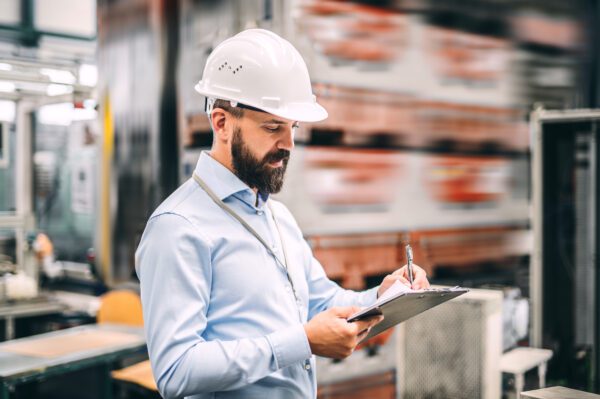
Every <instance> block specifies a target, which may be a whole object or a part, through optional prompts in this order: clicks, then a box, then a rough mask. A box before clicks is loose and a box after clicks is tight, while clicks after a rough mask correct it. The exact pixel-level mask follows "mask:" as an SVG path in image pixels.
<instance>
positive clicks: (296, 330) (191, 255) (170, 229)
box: [136, 213, 311, 398]
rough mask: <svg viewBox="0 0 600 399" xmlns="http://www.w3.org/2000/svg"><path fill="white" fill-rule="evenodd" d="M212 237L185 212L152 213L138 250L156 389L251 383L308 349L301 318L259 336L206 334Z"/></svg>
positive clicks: (174, 394) (173, 394)
mask: <svg viewBox="0 0 600 399" xmlns="http://www.w3.org/2000/svg"><path fill="white" fill-rule="evenodd" d="M210 248H211V246H210V241H209V240H208V239H207V238H206V237H204V236H203V234H202V233H201V231H200V230H199V229H198V228H197V226H195V225H193V224H192V223H191V222H190V221H189V220H188V219H186V218H185V217H183V216H181V215H178V214H174V213H164V214H160V215H158V216H154V217H152V218H151V219H150V220H149V221H148V224H147V226H146V230H145V231H144V235H143V236H142V240H141V242H140V245H139V247H138V250H137V252H136V272H137V275H138V278H139V279H140V286H141V298H142V305H143V311H144V328H145V333H146V340H147V344H148V352H149V355H150V360H151V364H152V370H153V373H154V377H155V379H156V382H157V385H158V388H159V391H160V393H161V394H162V395H163V396H164V397H166V398H180V397H184V396H188V395H193V394H198V393H202V392H214V391H224V390H232V389H238V388H241V387H243V386H245V385H247V384H252V383H254V382H256V381H258V380H259V379H261V378H264V377H266V376H267V375H269V374H271V373H273V372H274V371H276V370H278V369H280V368H283V367H287V366H289V365H291V364H293V363H295V362H299V361H302V360H304V359H307V358H309V357H310V356H311V352H310V347H309V344H308V340H307V338H306V334H305V333H304V329H303V327H302V326H301V325H298V326H291V327H289V328H287V329H283V330H280V331H275V332H273V333H271V334H269V335H266V336H264V337H257V338H247V339H239V340H234V341H219V340H211V341H206V340H204V339H203V338H202V334H203V332H204V330H205V328H206V325H207V310H208V306H209V303H210V294H211V280H212V272H211V270H212V266H211V250H210Z"/></svg>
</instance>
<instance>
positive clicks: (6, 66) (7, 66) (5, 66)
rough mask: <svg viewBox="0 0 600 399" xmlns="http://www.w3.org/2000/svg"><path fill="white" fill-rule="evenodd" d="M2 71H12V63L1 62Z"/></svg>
mask: <svg viewBox="0 0 600 399" xmlns="http://www.w3.org/2000/svg"><path fill="white" fill-rule="evenodd" d="M0 71H12V65H10V64H7V63H5V62H0Z"/></svg>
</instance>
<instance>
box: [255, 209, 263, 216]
mask: <svg viewBox="0 0 600 399" xmlns="http://www.w3.org/2000/svg"><path fill="white" fill-rule="evenodd" d="M256 214H257V215H258V216H262V215H264V212H263V211H261V210H260V209H259V210H257V211H256Z"/></svg>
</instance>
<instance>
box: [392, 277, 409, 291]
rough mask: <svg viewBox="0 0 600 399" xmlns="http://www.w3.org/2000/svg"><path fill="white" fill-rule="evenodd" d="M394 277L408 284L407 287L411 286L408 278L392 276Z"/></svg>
mask: <svg viewBox="0 0 600 399" xmlns="http://www.w3.org/2000/svg"><path fill="white" fill-rule="evenodd" d="M392 278H393V279H394V280H397V281H400V282H401V283H402V284H404V285H406V286H407V287H409V288H410V282H409V281H408V279H407V278H406V277H404V276H399V275H395V276H392Z"/></svg>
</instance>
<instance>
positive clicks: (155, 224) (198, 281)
mask: <svg viewBox="0 0 600 399" xmlns="http://www.w3.org/2000/svg"><path fill="white" fill-rule="evenodd" d="M195 172H196V174H198V176H199V177H200V178H201V179H202V180H204V181H205V182H206V184H207V185H208V186H209V187H210V188H211V189H212V190H213V191H214V192H215V194H216V195H217V196H218V197H219V198H220V199H221V200H222V201H223V202H225V203H226V204H227V205H228V206H229V207H231V208H232V209H233V210H234V211H235V212H236V213H238V214H239V215H240V216H241V217H242V218H244V220H245V221H246V222H247V223H248V224H250V225H251V226H252V227H253V228H254V229H255V230H256V231H257V232H258V233H259V234H260V235H261V236H262V237H263V239H265V240H266V241H267V243H269V244H271V245H272V249H273V251H274V252H275V254H277V255H280V256H281V259H283V253H282V246H281V245H282V243H281V240H280V238H279V235H278V233H277V229H276V227H275V225H274V222H273V219H272V217H273V216H272V213H271V209H272V210H273V212H274V213H275V217H276V218H277V223H278V225H279V228H280V230H281V235H282V237H283V242H284V243H285V246H286V251H287V259H288V269H289V273H290V275H291V278H292V281H293V283H294V286H295V288H296V291H297V293H298V297H299V298H298V302H297V301H296V300H295V298H294V294H293V291H292V287H291V286H290V284H289V282H288V279H287V276H286V273H285V270H284V269H283V268H282V266H281V265H279V264H278V263H277V262H276V261H275V259H274V258H273V256H272V255H270V254H269V252H267V250H266V248H265V247H264V246H263V245H262V244H261V243H260V242H259V241H258V239H257V238H256V237H254V236H253V235H252V234H250V233H249V232H248V231H247V230H246V229H245V228H244V227H243V226H242V225H241V224H240V223H239V222H238V221H237V220H235V219H234V218H233V217H232V216H231V215H229V214H227V213H226V212H224V211H223V210H222V209H221V208H219V207H218V205H217V204H215V203H214V202H213V201H212V200H211V199H210V197H209V196H208V195H207V194H206V192H205V191H204V190H203V189H202V188H200V186H199V185H198V184H197V183H196V182H195V181H194V180H193V179H189V180H188V181H187V182H186V183H184V184H183V185H182V186H181V187H179V188H178V189H177V190H176V191H175V192H174V193H173V194H171V196H169V198H167V199H166V200H165V201H164V202H163V203H162V204H161V205H160V206H159V207H158V208H157V209H156V211H155V212H154V213H153V214H152V216H151V217H150V219H149V220H148V223H147V225H146V229H145V231H144V234H143V236H142V239H141V243H140V245H139V247H138V249H137V252H136V265H135V266H136V272H137V275H138V277H139V279H140V285H141V297H142V304H143V310H144V324H145V326H144V327H145V333H146V340H147V343H148V351H149V354H150V360H151V363H152V370H153V373H154V377H155V379H156V382H157V385H158V389H159V391H160V392H161V394H162V395H163V396H164V397H166V398H181V397H191V398H244V399H251V398H257V399H259V398H260V399H264V398H286V399H290V398H314V397H316V376H315V362H314V356H312V354H311V351H310V346H309V343H308V339H307V337H306V334H305V332H304V327H303V324H304V323H306V322H307V320H310V319H311V318H312V317H313V316H315V315H316V314H318V313H319V312H322V311H323V310H326V309H328V308H330V307H332V306H350V305H357V306H367V305H370V304H372V303H373V302H374V301H375V299H376V296H377V290H376V288H373V289H371V290H368V291H364V292H361V293H358V292H354V291H349V290H345V289H342V288H340V287H339V286H338V285H337V284H336V283H334V282H332V281H331V280H329V279H328V278H327V276H326V275H325V272H324V270H323V267H322V266H321V264H320V263H319V262H318V261H317V260H316V259H315V258H314V257H313V255H312V251H311V249H310V247H309V246H308V244H307V243H306V241H305V240H304V238H303V236H302V233H301V231H300V229H299V227H298V225H297V224H296V221H295V220H294V218H293V216H292V215H291V214H290V212H289V210H288V209H287V208H286V207H285V206H284V205H283V204H281V203H279V202H276V201H274V200H273V199H269V198H268V197H263V196H261V195H259V196H258V204H257V195H256V194H255V193H254V192H253V191H252V190H251V189H250V188H249V187H248V186H247V185H246V184H244V183H243V182H242V181H241V180H239V179H238V178H237V176H235V174H233V173H232V172H231V171H229V170H228V169H227V168H225V167H224V166H223V165H221V164H220V163H219V162H217V161H216V160H214V159H213V158H211V157H210V155H208V153H205V152H203V153H202V154H201V155H200V159H199V160H198V164H197V166H196V170H195ZM267 203H268V205H270V207H269V206H267Z"/></svg>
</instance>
